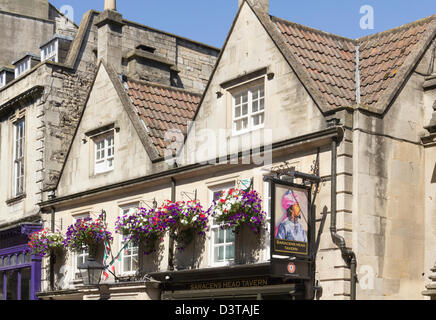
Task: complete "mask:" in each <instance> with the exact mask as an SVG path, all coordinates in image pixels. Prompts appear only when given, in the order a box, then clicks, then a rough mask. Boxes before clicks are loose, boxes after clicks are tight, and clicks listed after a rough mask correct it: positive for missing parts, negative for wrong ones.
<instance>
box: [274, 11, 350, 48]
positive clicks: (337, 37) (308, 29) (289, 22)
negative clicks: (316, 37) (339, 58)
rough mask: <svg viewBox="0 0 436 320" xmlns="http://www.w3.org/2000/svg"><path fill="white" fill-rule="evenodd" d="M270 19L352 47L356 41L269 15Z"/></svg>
mask: <svg viewBox="0 0 436 320" xmlns="http://www.w3.org/2000/svg"><path fill="white" fill-rule="evenodd" d="M270 17H271V20H273V22H275V21H274V20H276V21H279V22H284V23H287V24H292V25H294V26H296V27H299V28H303V29H306V30H307V31H311V32H316V33H320V34H322V35H325V36H329V37H332V38H336V39H338V40H344V41H349V42H350V43H352V44H353V45H355V44H356V39H351V38H347V37H344V36H340V35H338V34H335V33H331V32H327V31H323V30H320V29H315V28H313V27H309V26H306V25H303V24H300V23H297V22H292V21H289V20H286V19H283V18H279V17H275V16H271V15H270Z"/></svg>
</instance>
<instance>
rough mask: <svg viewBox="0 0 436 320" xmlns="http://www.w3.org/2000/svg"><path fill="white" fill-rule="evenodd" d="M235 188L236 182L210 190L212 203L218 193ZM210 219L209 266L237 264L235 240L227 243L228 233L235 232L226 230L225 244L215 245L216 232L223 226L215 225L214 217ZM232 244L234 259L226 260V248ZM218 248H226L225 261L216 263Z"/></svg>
mask: <svg viewBox="0 0 436 320" xmlns="http://www.w3.org/2000/svg"><path fill="white" fill-rule="evenodd" d="M233 188H235V183H234V182H231V183H227V184H225V185H220V186H216V187H213V188H210V189H209V190H210V201H211V203H212V202H213V200H214V194H215V193H216V192H221V191H225V190H230V189H233ZM210 219H211V221H210V225H211V227H210V254H209V265H210V266H211V267H224V266H229V265H232V264H234V263H235V255H236V247H235V239H234V240H233V241H231V242H226V238H227V233H228V232H232V233H233V230H232V229H225V230H224V243H220V244H218V245H217V244H215V232H216V231H219V230H220V228H221V224H215V221H214V219H213V217H211V218H210ZM233 235H234V233H233ZM232 243H233V252H234V254H233V259H226V258H225V257H226V247H227V246H229V245H230V244H232ZM217 246H220V247H224V254H223V255H224V260H223V261H218V262H215V248H216V247H217Z"/></svg>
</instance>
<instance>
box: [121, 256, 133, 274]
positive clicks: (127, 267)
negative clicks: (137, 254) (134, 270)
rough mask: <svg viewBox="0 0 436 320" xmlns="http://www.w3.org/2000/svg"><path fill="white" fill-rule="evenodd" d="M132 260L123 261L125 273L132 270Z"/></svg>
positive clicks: (128, 258) (125, 259)
mask: <svg viewBox="0 0 436 320" xmlns="http://www.w3.org/2000/svg"><path fill="white" fill-rule="evenodd" d="M131 259H132V258H130V257H124V259H123V271H124V272H129V271H131V269H130V263H131V261H132V260H131Z"/></svg>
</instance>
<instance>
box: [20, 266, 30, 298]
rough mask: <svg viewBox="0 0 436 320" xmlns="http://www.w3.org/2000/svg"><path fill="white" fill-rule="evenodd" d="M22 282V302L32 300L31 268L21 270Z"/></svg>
mask: <svg viewBox="0 0 436 320" xmlns="http://www.w3.org/2000/svg"><path fill="white" fill-rule="evenodd" d="M20 276H21V279H20V282H21V300H31V299H32V296H31V291H30V288H31V280H32V278H31V272H30V268H25V269H21V271H20Z"/></svg>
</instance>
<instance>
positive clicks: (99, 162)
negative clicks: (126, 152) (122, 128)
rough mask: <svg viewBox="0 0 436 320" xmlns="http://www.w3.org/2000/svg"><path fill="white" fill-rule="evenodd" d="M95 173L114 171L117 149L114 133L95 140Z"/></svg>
mask: <svg viewBox="0 0 436 320" xmlns="http://www.w3.org/2000/svg"><path fill="white" fill-rule="evenodd" d="M94 151H95V153H94V154H95V161H94V173H95V174H99V173H105V172H108V171H111V170H113V169H114V160H115V149H114V134H113V131H112V132H110V133H106V134H103V135H100V136H97V137H95V138H94Z"/></svg>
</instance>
